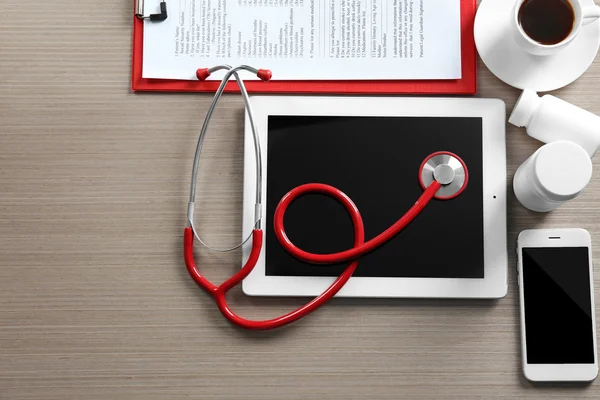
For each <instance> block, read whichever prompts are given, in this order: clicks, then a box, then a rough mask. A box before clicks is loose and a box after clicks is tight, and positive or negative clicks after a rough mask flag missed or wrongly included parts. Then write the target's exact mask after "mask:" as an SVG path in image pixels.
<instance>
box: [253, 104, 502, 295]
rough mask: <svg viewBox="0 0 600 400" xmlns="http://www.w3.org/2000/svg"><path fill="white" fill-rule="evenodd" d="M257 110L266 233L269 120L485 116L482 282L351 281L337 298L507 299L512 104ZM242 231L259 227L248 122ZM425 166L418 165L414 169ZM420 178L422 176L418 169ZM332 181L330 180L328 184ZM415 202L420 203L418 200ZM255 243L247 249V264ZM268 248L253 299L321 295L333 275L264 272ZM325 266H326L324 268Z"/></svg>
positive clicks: (268, 107)
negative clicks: (508, 141)
mask: <svg viewBox="0 0 600 400" xmlns="http://www.w3.org/2000/svg"><path fill="white" fill-rule="evenodd" d="M250 101H251V105H252V110H253V112H254V117H255V122H256V126H257V129H258V134H259V137H260V143H261V146H262V164H263V185H262V191H263V205H262V206H263V210H262V215H263V220H262V228H263V230H264V231H265V232H266V231H267V230H268V229H271V228H272V221H271V220H269V218H267V217H266V216H267V215H268V214H267V212H266V205H265V204H264V203H265V201H266V191H267V184H266V182H267V175H268V173H269V171H268V168H267V148H268V147H267V139H268V138H267V121H268V116H269V115H319V116H398V117H399V116H420V117H480V118H482V124H483V126H482V127H483V150H482V151H483V175H484V179H483V192H484V193H483V199H484V207H483V208H484V264H485V265H484V278H483V279H462V278H368V277H352V278H351V279H350V280H349V281H348V283H347V284H346V285H345V286H344V287H343V288H342V289H341V290H340V292H338V294H337V295H336V296H337V297H379V298H381V297H402V298H406V297H420V298H501V297H504V296H505V295H506V292H507V287H508V282H507V275H508V255H507V244H506V243H507V242H506V240H507V239H506V200H507V199H506V138H505V136H506V134H505V117H506V107H505V104H504V102H503V101H501V100H497V99H476V98H423V97H361V96H356V97H352V96H348V97H335V96H252V97H251V99H250ZM244 136H245V139H244V194H243V198H244V215H243V234H244V235H247V234H248V233H249V232H250V231H251V230H252V227H253V223H254V221H253V218H254V202H255V193H254V190H255V189H254V188H255V180H256V171H255V159H254V145H253V141H252V132H251V130H250V125H249V122H248V115H247V114H246V117H245V132H244ZM418 168H419V166H418V165H415V171H416V170H417V169H418ZM415 173H416V172H415ZM325 183H326V182H325ZM415 200H416V199H415ZM250 248H251V243H250V242H248V243H246V244H245V245H244V246H243V260H242V261H245V260H246V259H247V258H248V255H249V253H250ZM264 260H265V246H264V245H263V248H262V250H261V255H260V258H259V260H258V263H257V265H256V267H255V268H254V270H253V271H252V272H251V273H250V275H248V277H247V278H246V279H245V280H244V282H243V285H242V287H243V291H244V293H246V294H247V295H251V296H316V295H319V294H320V293H321V292H323V290H325V289H326V288H327V287H328V286H329V285H330V284H331V283H332V282H333V281H334V280H335V278H334V277H300V276H267V275H265V262H264ZM323 268H327V266H323Z"/></svg>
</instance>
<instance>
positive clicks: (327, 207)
mask: <svg viewBox="0 0 600 400" xmlns="http://www.w3.org/2000/svg"><path fill="white" fill-rule="evenodd" d="M436 151H450V152H453V153H456V154H457V155H459V156H460V157H461V158H462V159H463V160H464V162H465V163H466V165H467V167H468V170H469V183H468V186H467V188H466V190H465V191H464V192H463V193H462V194H461V195H460V196H459V197H457V198H455V199H453V200H445V201H440V200H432V202H431V203H430V204H429V205H428V206H427V207H426V208H425V210H424V211H423V212H422V213H421V215H419V216H418V217H417V218H416V219H415V220H414V221H413V222H412V223H411V224H410V225H409V226H408V227H407V228H406V229H405V230H404V231H402V232H401V233H400V234H399V235H398V236H396V237H395V238H394V239H392V240H391V241H390V242H388V243H387V244H386V245H384V246H383V247H382V248H380V249H378V250H376V251H374V252H372V253H370V254H368V255H366V256H364V257H362V258H361V260H360V263H359V266H358V268H357V270H356V272H355V276H363V277H429V278H483V277H484V262H483V183H482V171H483V166H482V164H483V162H482V120H481V118H462V117H461V118H458V117H315V116H270V117H269V119H268V155H267V163H268V171H267V172H268V173H267V202H266V206H267V218H268V224H269V226H268V227H267V229H266V268H265V270H266V274H267V275H277V276H336V275H338V274H339V273H340V272H341V271H342V270H343V269H344V266H345V265H337V266H323V265H311V264H306V263H303V262H301V261H299V260H297V259H296V258H294V257H292V256H291V255H289V254H288V253H287V252H286V251H285V250H283V248H282V247H281V246H280V245H279V242H278V241H277V238H276V237H275V235H274V233H273V229H272V224H273V213H274V212H275V208H276V207H277V204H278V203H279V200H280V199H281V197H282V196H284V195H285V194H286V193H287V192H288V191H289V190H291V189H292V188H294V187H295V186H297V185H301V184H304V183H310V182H319V183H326V184H329V185H332V186H335V187H337V188H338V189H340V190H342V191H343V192H345V193H346V194H347V195H348V196H350V198H351V199H352V200H353V201H354V202H355V204H356V205H357V206H358V208H359V210H360V212H361V215H362V217H363V220H364V224H365V237H366V240H368V239H370V238H372V237H374V236H376V235H378V234H379V233H380V232H382V231H383V230H385V229H386V228H388V227H389V226H390V225H391V224H393V223H394V222H395V221H396V220H397V219H398V218H400V217H401V216H402V215H403V214H404V213H405V212H406V210H408V209H409V208H410V207H411V206H412V205H413V204H414V203H415V201H416V200H417V199H418V197H419V196H420V195H421V194H422V193H423V190H422V189H421V187H420V185H419V181H418V170H419V166H420V165H421V163H422V161H423V160H424V159H425V158H426V157H427V156H428V155H429V154H431V153H433V152H436ZM285 226H286V230H287V233H288V236H289V238H290V239H291V240H292V241H293V242H294V243H295V244H296V245H297V246H299V247H300V248H302V249H304V250H306V251H311V252H315V253H330V252H337V251H341V250H345V249H347V248H349V247H351V246H352V243H353V228H352V223H351V220H350V218H349V216H348V214H347V212H346V211H345V209H344V208H343V207H342V206H341V205H339V204H338V203H336V202H335V200H333V199H331V198H328V197H326V196H323V195H308V196H304V197H301V198H299V199H298V200H296V201H295V202H294V203H293V204H292V205H291V206H290V208H289V209H288V212H287V214H286V218H285Z"/></svg>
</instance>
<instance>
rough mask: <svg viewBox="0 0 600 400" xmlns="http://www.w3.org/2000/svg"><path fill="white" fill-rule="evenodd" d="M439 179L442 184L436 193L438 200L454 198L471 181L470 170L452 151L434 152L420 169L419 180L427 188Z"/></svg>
mask: <svg viewBox="0 0 600 400" xmlns="http://www.w3.org/2000/svg"><path fill="white" fill-rule="evenodd" d="M433 181H438V182H439V183H440V184H441V185H442V186H441V187H440V188H439V189H438V191H437V192H436V194H435V196H434V197H435V198H436V199H438V200H449V199H453V198H455V197H456V196H458V195H459V194H461V193H462V192H463V191H464V190H465V188H466V187H467V183H468V182H469V172H468V170H467V167H466V165H465V163H464V161H463V160H462V159H461V158H460V157H458V156H457V155H456V154H453V153H450V152H446V151H443V152H438V153H433V154H431V155H430V156H429V157H427V158H426V159H425V160H424V161H423V163H422V164H421V168H420V169H419V182H420V183H421V186H422V187H423V189H426V188H428V187H429V185H431V184H432V183H433Z"/></svg>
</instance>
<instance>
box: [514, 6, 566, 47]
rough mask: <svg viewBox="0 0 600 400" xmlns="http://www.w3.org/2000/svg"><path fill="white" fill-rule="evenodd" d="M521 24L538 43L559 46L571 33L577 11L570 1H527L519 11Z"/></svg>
mask: <svg viewBox="0 0 600 400" xmlns="http://www.w3.org/2000/svg"><path fill="white" fill-rule="evenodd" d="M519 24H520V25H521V27H522V28H523V30H524V31H525V33H526V34H527V36H529V37H530V38H531V39H533V40H535V41H536V42H538V43H541V44H545V45H552V44H557V43H560V42H562V41H563V40H565V39H566V38H567V37H568V36H569V34H570V33H571V30H572V29H573V25H574V24H575V10H574V9H573V5H572V4H571V2H570V0H525V1H524V2H523V4H521V8H520V9H519Z"/></svg>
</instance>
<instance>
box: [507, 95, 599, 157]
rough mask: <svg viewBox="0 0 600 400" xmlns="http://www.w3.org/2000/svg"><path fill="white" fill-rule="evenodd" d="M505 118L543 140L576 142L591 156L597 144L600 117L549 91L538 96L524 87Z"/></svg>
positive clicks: (596, 149) (530, 134) (547, 141)
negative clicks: (507, 117)
mask: <svg viewBox="0 0 600 400" xmlns="http://www.w3.org/2000/svg"><path fill="white" fill-rule="evenodd" d="M508 122H510V123H511V124H513V125H516V126H518V127H525V128H526V129H527V134H528V135H529V136H531V137H533V138H535V139H537V140H539V141H541V142H544V143H551V142H554V141H557V140H568V141H570V142H575V143H577V144H578V145H580V146H581V147H583V148H584V150H585V151H586V152H587V153H588V155H589V156H590V157H593V156H594V154H596V152H597V151H598V149H599V148H600V117H599V116H597V115H595V114H593V113H591V112H589V111H586V110H584V109H582V108H580V107H577V106H575V105H573V104H571V103H568V102H566V101H564V100H561V99H559V98H557V97H554V96H551V95H544V96H542V97H539V96H538V95H537V93H536V92H534V91H533V90H529V89H526V90H524V91H523V93H521V96H520V97H519V100H518V101H517V103H516V105H515V107H514V109H513V111H512V113H511V115H510V118H509V119H508Z"/></svg>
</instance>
